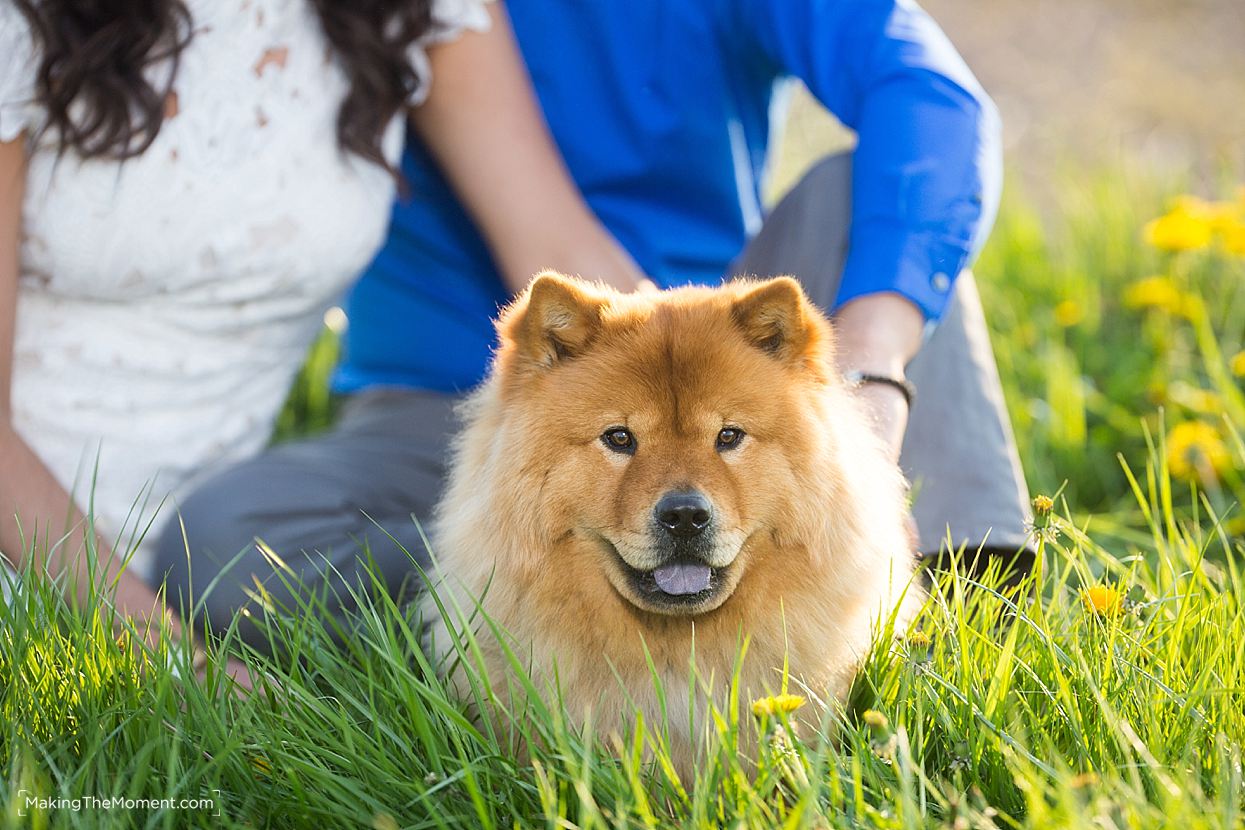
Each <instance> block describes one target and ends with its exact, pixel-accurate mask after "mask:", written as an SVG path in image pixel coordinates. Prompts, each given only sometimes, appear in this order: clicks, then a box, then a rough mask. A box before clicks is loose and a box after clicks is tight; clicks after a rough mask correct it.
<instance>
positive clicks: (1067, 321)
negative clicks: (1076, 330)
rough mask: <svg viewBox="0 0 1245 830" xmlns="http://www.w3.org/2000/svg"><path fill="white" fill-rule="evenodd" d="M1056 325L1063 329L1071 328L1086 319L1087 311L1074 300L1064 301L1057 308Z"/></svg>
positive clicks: (1055, 312)
mask: <svg viewBox="0 0 1245 830" xmlns="http://www.w3.org/2000/svg"><path fill="white" fill-rule="evenodd" d="M1054 314H1055V323H1056V324H1058V325H1060V326H1062V327H1063V328H1065V329H1066V328H1071V327H1072V326H1075V325H1076V324H1077V323H1079V322H1081V321H1082V320H1084V319H1085V309H1083V308H1081V306H1080V304H1079V303H1077V302H1075V301H1074V300H1064V301H1063V302H1061V303H1059V304H1058V305H1057V306H1055V311H1054Z"/></svg>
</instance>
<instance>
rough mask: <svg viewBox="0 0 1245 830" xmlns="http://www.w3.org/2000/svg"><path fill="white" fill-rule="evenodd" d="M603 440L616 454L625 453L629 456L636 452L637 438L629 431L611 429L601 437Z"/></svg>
mask: <svg viewBox="0 0 1245 830" xmlns="http://www.w3.org/2000/svg"><path fill="white" fill-rule="evenodd" d="M601 440H602V441H604V442H605V446H607V447H609V448H610V449H611V450H613V451H614V452H625V453H627V455H631V454H632V453H633V452H635V436H634V435H632V434H631V430H629V429H624V428H623V427H610V428H609V429H607V430H606V431H605V432H604V433H603V434H602V435H601Z"/></svg>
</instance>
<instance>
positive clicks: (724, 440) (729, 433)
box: [717, 427, 744, 450]
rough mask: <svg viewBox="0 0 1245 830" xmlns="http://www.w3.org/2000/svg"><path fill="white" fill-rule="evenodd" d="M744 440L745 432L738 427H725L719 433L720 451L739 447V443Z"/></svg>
mask: <svg viewBox="0 0 1245 830" xmlns="http://www.w3.org/2000/svg"><path fill="white" fill-rule="evenodd" d="M742 440H744V431H743V430H742V429H738V428H737V427H725V428H724V429H722V430H721V431H720V432H719V433H718V444H717V446H718V449H719V450H730V449H734V448H735V447H738V446H739V442H740V441H742Z"/></svg>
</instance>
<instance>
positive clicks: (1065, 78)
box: [774, 0, 1245, 198]
mask: <svg viewBox="0 0 1245 830" xmlns="http://www.w3.org/2000/svg"><path fill="white" fill-rule="evenodd" d="M922 6H923V7H924V8H925V9H926V10H927V11H928V12H929V13H930V14H931V15H932V16H933V17H934V18H935V19H936V20H937V21H938V22H939V23H940V24H941V25H942V28H943V29H944V31H946V32H947V34H948V35H949V36H950V38H951V40H952V41H953V42H954V43H955V44H956V46H957V47H958V48H959V50H960V52H961V54H963V55H964V57H965V59H966V60H967V61H968V64H969V66H970V67H972V69H973V71H974V72H975V73H976V75H977V77H978V78H979V79H980V80H981V82H982V84H983V85H984V86H985V88H986V90H987V91H988V92H989V93H990V94H991V96H992V97H993V98H994V100H995V102H996V103H997V104H998V105H999V109H1000V111H1001V113H1002V116H1003V124H1004V134H1005V145H1006V152H1007V163H1008V172H1009V175H1010V176H1011V177H1012V179H1013V180H1014V181H1015V180H1016V179H1017V178H1018V179H1019V182H1018V183H1023V185H1024V186H1025V189H1026V190H1027V191H1030V192H1031V193H1032V194H1033V195H1036V196H1038V197H1039V198H1042V197H1045V196H1048V195H1049V193H1048V192H1043V191H1049V189H1050V188H1051V187H1052V185H1053V184H1055V183H1056V182H1057V180H1058V176H1057V175H1056V174H1058V173H1059V171H1071V173H1070V174H1071V175H1075V174H1076V171H1081V170H1103V169H1113V168H1115V169H1118V168H1119V167H1121V166H1123V167H1125V168H1127V169H1130V170H1138V169H1140V170H1141V171H1143V172H1149V173H1153V174H1155V175H1158V176H1162V177H1165V178H1173V179H1175V180H1177V181H1182V182H1184V183H1186V184H1188V185H1189V186H1190V187H1198V186H1201V187H1205V188H1209V189H1211V190H1214V189H1215V185H1216V183H1222V182H1223V181H1224V180H1235V181H1239V180H1240V178H1241V177H1242V175H1245V0H926V1H925V2H923V3H922ZM846 141H850V138H848V137H847V136H846V134H845V132H844V131H843V130H842V129H841V128H839V127H837V125H836V122H835V121H834V120H833V118H831V117H830V116H829V115H827V114H825V113H824V112H822V111H820V110H819V108H818V107H817V105H816V103H815V102H813V101H812V100H811V99H810V98H809V97H808V96H807V95H806V94H799V95H797V96H796V101H795V103H794V105H793V108H792V118H791V121H790V123H789V125H788V129H787V133H786V136H785V138H784V145H783V153H782V156H781V157H780V158H781V161H780V164H779V166H778V168H777V169H776V170H775V181H774V185H775V188H776V191H777V192H782V190H784V189H785V187H786V185H788V184H789V183H790V182H791V180H792V179H793V178H794V177H796V176H797V175H798V174H799V172H800V171H801V170H802V169H803V167H804V166H805V164H806V163H807V162H808V161H809V160H810V159H813V158H816V157H817V156H819V155H821V154H822V153H823V152H825V151H826V150H829V149H832V148H838V147H842V146H843V145H844V143H845V142H846Z"/></svg>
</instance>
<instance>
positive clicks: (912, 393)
mask: <svg viewBox="0 0 1245 830" xmlns="http://www.w3.org/2000/svg"><path fill="white" fill-rule="evenodd" d="M843 379H844V380H846V381H847V382H848V384H850V385H851V386H853V387H856V388H857V389H859V388H861V387H865V386H874V387H880V388H883V389H891V390H893V391H894V392H895V393H896V394H898V395H899V396H901V397H902V398H903V401H904V403H905V404H907V407H908V409H912V402H913V400H915V399H916V387H914V386H913V385H912V382H911V381H909V380H908V379H907V378H905V377H904V376H903V373H902V372H900V373H895V374H891V373H885V372H866V371H862V370H860V369H848V370H847V371H846V372H844V373H843Z"/></svg>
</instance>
